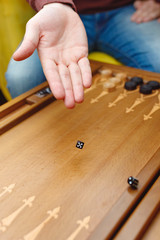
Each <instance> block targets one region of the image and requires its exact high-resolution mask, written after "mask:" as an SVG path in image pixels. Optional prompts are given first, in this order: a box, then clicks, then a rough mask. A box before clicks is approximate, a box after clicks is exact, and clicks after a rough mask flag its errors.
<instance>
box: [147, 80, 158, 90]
mask: <svg viewBox="0 0 160 240" xmlns="http://www.w3.org/2000/svg"><path fill="white" fill-rule="evenodd" d="M147 85H149V86H151V87H152V90H156V89H159V88H160V83H159V82H157V81H148V82H147Z"/></svg>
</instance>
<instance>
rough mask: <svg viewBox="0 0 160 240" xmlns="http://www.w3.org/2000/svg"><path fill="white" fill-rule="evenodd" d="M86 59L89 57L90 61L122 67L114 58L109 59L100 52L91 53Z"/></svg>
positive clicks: (109, 57)
mask: <svg viewBox="0 0 160 240" xmlns="http://www.w3.org/2000/svg"><path fill="white" fill-rule="evenodd" d="M88 57H89V59H90V60H95V61H100V62H105V63H110V64H115V65H123V64H122V63H120V62H119V61H117V60H116V59H115V58H113V57H111V56H110V55H108V54H105V53H102V52H92V53H90V54H89V56H88Z"/></svg>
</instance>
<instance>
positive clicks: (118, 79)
mask: <svg viewBox="0 0 160 240" xmlns="http://www.w3.org/2000/svg"><path fill="white" fill-rule="evenodd" d="M109 81H110V82H111V83H114V84H116V85H118V84H120V83H121V82H122V80H121V79H120V78H117V77H112V78H109Z"/></svg>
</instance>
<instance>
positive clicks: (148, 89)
mask: <svg viewBox="0 0 160 240" xmlns="http://www.w3.org/2000/svg"><path fill="white" fill-rule="evenodd" d="M138 85H140V87H139V92H140V93H143V94H151V93H152V90H156V89H159V88H160V83H159V82H157V81H148V82H147V83H146V84H144V82H143V78H141V77H132V78H131V79H130V81H128V82H126V83H125V85H124V88H125V89H126V90H128V91H132V90H135V89H136V88H137V86H138Z"/></svg>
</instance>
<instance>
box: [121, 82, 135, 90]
mask: <svg viewBox="0 0 160 240" xmlns="http://www.w3.org/2000/svg"><path fill="white" fill-rule="evenodd" d="M124 88H125V89H127V90H129V91H132V90H135V89H136V88H137V83H135V82H131V81H128V82H125V85H124Z"/></svg>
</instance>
